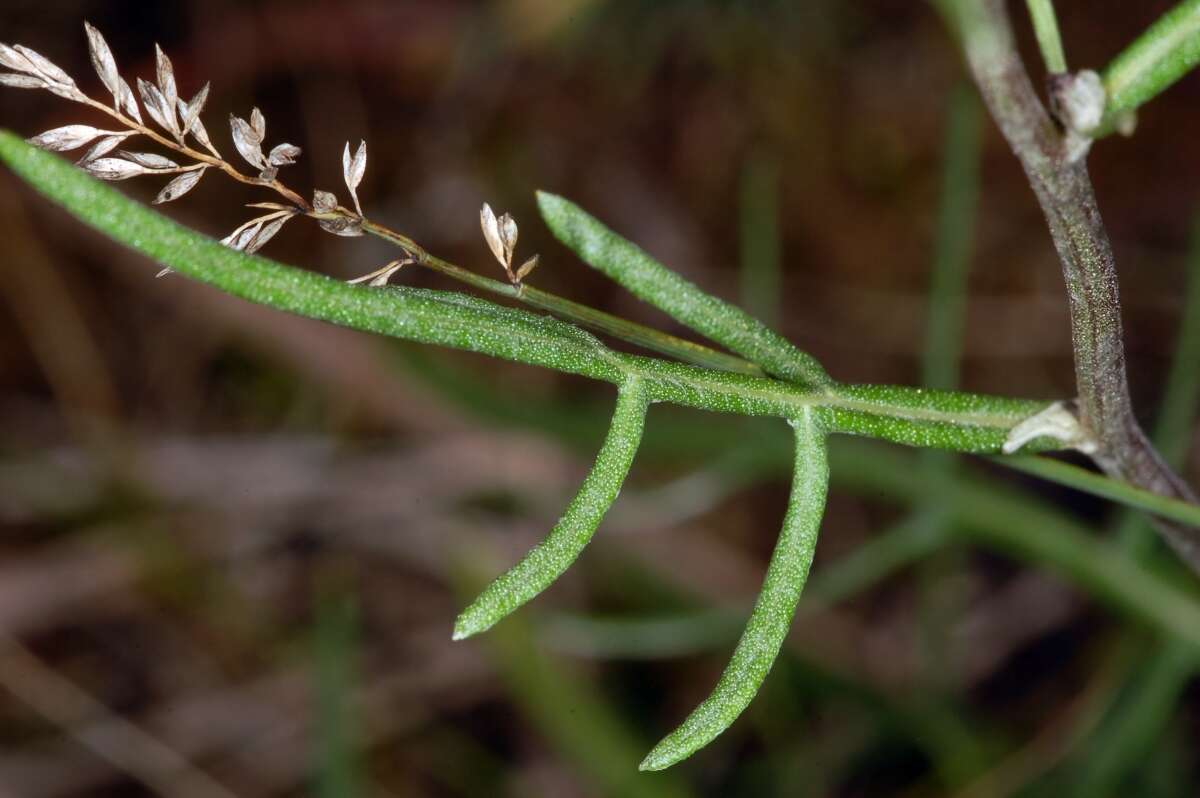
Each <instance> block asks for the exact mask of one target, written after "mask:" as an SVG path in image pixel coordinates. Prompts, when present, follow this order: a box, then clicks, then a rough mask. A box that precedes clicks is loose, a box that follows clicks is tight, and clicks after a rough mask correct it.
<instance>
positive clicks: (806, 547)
mask: <svg viewBox="0 0 1200 798" xmlns="http://www.w3.org/2000/svg"><path fill="white" fill-rule="evenodd" d="M792 425H793V427H794V428H795V430H796V466H795V471H794V473H793V476H792V494H791V498H790V499H789V501H788V511H787V516H786V517H785V518H784V520H783V531H782V532H781V533H780V535H779V542H778V544H777V545H776V547H775V553H774V554H773V555H772V556H771V564H770V566H768V568H767V575H766V578H765V579H764V580H763V588H762V592H760V593H759V595H758V601H756V602H755V604H754V611H753V612H752V613H751V615H750V622H749V623H748V624H747V625H746V631H745V632H743V633H742V639H741V640H740V641H738V644H737V648H736V649H734V652H733V658H732V659H731V660H730V661H729V665H728V666H727V667H726V668H725V672H724V673H722V674H721V679H720V681H718V682H717V686H716V689H714V690H713V693H712V695H710V696H709V697H708V698H706V699H705V700H704V702H703V703H702V704H700V706H698V707H696V709H695V710H694V711H693V712H692V714H691V715H689V716H688V718H687V720H685V721H684V722H683V724H682V725H680V727H679V728H678V729H676V730H675V731H673V732H671V734H669V735H667V737H666V738H665V739H663V741H662V742H660V743H659V744H658V745H656V746H655V747H654V750H652V751H651V752H650V753H649V754H648V755H647V756H646V759H645V760H644V761H643V762H642V764H641V765H640V768H641V769H642V770H662V769H664V768H668V767H670V766H671V765H673V764H675V763H676V762H679V761H680V760H682V759H686V758H687V757H689V756H691V755H692V754H693V753H695V751H697V750H698V749H700V748H702V747H703V746H705V745H708V743H710V742H712V740H713V739H714V738H715V737H716V736H717V735H718V734H720V733H721V732H723V731H725V729H727V728H729V725H730V724H731V723H733V721H734V720H736V719H737V717H738V715H740V714H742V711H743V710H744V709H745V708H746V707H747V706H748V705H749V704H750V701H751V699H753V698H754V696H755V694H756V693H757V692H758V688H759V686H760V685H761V684H762V683H763V680H764V679H766V678H767V673H768V672H769V671H770V670H771V665H773V664H774V662H775V657H776V656H777V655H778V654H779V648H780V646H782V645H783V640H784V638H785V637H787V633H788V629H789V627H790V626H791V623H792V616H793V615H794V614H795V611H796V604H797V603H798V602H799V601H800V592H801V591H802V590H803V589H804V582H805V581H806V580H807V578H808V570H809V567H810V566H811V565H812V561H813V554H814V553H815V552H816V548H817V533H818V531H819V529H820V526H821V518H822V516H823V515H824V514H825V494H826V492H827V490H828V487H829V462H828V454H827V452H826V447H825V431H824V430H823V429H822V428H821V427H820V425H819V424H818V422H817V420H816V417H815V415H814V414H813V413H806V414H805V415H804V416H803V417H801V418H799V419H797V420H795V421H793V422H792Z"/></svg>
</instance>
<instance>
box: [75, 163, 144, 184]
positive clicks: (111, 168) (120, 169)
mask: <svg viewBox="0 0 1200 798" xmlns="http://www.w3.org/2000/svg"><path fill="white" fill-rule="evenodd" d="M84 169H86V170H87V173H88V174H90V175H91V176H92V177H95V178H99V179H100V180H110V181H111V180H128V179H129V178H131V177H137V176H139V175H144V174H149V173H150V170H149V169H146V168H145V167H143V166H139V165H137V164H136V163H133V162H132V161H126V160H123V159H121V158H99V159H97V160H95V161H91V162H90V163H87V164H85V165H84Z"/></svg>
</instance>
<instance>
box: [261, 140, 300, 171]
mask: <svg viewBox="0 0 1200 798" xmlns="http://www.w3.org/2000/svg"><path fill="white" fill-rule="evenodd" d="M300 152H301V150H300V148H299V147H297V146H296V145H294V144H280V145H279V146H277V147H275V149H273V150H271V154H270V155H269V156H268V157H267V162H268V163H269V164H271V166H291V165H292V164H294V163H295V162H296V159H297V158H299V157H300Z"/></svg>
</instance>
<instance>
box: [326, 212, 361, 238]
mask: <svg viewBox="0 0 1200 798" xmlns="http://www.w3.org/2000/svg"><path fill="white" fill-rule="evenodd" d="M318 224H320V225H321V229H322V230H324V231H325V232H326V233H333V234H334V235H335V236H342V237H344V238H357V237H358V236H361V235H362V234H363V231H362V219H349V218H347V217H345V216H339V217H338V218H336V219H322V220H321V221H320V222H318Z"/></svg>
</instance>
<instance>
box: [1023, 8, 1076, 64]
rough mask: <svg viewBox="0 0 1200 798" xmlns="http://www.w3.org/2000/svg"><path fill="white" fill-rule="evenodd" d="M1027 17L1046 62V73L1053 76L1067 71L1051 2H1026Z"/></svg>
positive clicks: (1065, 57) (1065, 58) (1056, 19)
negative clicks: (1027, 8) (1031, 23)
mask: <svg viewBox="0 0 1200 798" xmlns="http://www.w3.org/2000/svg"><path fill="white" fill-rule="evenodd" d="M1025 4H1026V5H1027V6H1029V17H1030V19H1032V20H1033V32H1034V35H1035V36H1036V37H1037V43H1038V49H1039V50H1041V51H1042V60H1043V61H1045V62H1046V71H1047V72H1049V73H1051V74H1054V73H1057V72H1066V71H1067V56H1066V54H1065V53H1063V45H1062V37H1061V36H1059V33H1058V18H1057V17H1056V16H1055V15H1054V2H1053V0H1026V3H1025Z"/></svg>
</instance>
